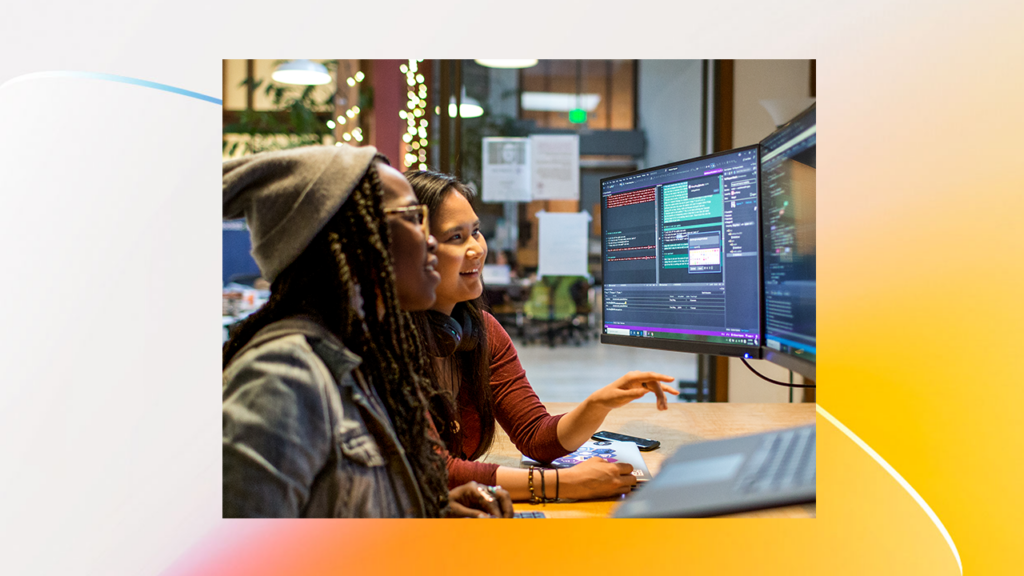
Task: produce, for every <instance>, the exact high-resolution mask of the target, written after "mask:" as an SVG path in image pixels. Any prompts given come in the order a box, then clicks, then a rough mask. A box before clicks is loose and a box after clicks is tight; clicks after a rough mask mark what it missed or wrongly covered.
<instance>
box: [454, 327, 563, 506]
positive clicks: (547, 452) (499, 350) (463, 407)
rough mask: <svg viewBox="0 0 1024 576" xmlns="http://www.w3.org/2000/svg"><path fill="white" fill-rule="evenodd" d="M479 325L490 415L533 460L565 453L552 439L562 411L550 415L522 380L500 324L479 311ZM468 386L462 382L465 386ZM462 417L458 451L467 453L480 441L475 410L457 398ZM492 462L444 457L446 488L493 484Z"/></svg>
mask: <svg viewBox="0 0 1024 576" xmlns="http://www.w3.org/2000/svg"><path fill="white" fill-rule="evenodd" d="M484 329H485V330H486V331H487V343H488V347H489V348H490V349H491V382H490V385H491V391H492V392H493V395H494V417H495V419H496V420H497V421H498V424H499V425H500V426H501V427H502V428H503V429H504V430H505V432H506V433H507V434H508V437H509V438H510V439H511V440H512V443H513V444H515V446H516V448H518V449H519V451H520V452H522V453H523V454H526V455H527V456H529V457H530V458H533V459H534V460H539V461H542V462H548V461H551V460H554V459H555V458H559V457H561V456H565V455H566V454H568V453H569V452H570V451H569V450H566V449H565V448H563V447H562V445H561V444H560V443H559V442H558V421H559V420H561V418H562V416H564V414H559V415H557V416H552V415H551V414H549V413H548V411H547V410H546V409H545V408H544V405H543V404H541V402H540V398H538V397H537V393H536V392H534V391H533V387H531V386H530V382H529V381H528V380H527V379H526V371H525V370H523V366H522V365H521V364H520V363H519V355H518V354H517V353H516V348H515V346H513V345H512V339H511V338H509V335H508V332H505V329H504V328H502V327H501V324H500V323H498V321H497V320H496V319H495V318H494V316H491V315H490V314H488V313H486V312H484ZM467 385H469V384H466V383H464V384H463V385H462V389H463V390H465V388H466V386H467ZM459 415H460V417H461V420H462V424H461V431H462V449H463V452H464V453H465V454H472V453H473V452H474V451H475V450H476V448H477V446H479V445H480V414H479V413H477V411H476V409H475V408H474V407H473V406H471V405H470V404H469V402H466V401H463V398H460V399H459ZM497 470H498V465H497V464H486V463H483V462H471V461H469V460H462V459H458V458H452V457H450V456H449V458H448V486H449V487H450V488H454V487H456V486H459V485H461V484H465V483H466V482H469V481H470V480H475V481H477V482H481V483H484V484H494V483H495V477H496V475H497Z"/></svg>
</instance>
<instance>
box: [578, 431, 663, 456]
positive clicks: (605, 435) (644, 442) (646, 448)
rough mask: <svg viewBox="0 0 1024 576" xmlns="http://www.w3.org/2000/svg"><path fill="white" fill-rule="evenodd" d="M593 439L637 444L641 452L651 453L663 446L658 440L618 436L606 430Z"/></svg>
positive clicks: (597, 433)
mask: <svg viewBox="0 0 1024 576" xmlns="http://www.w3.org/2000/svg"><path fill="white" fill-rule="evenodd" d="M591 438H593V439H594V440H614V441H615V442H632V443H633V444H636V446H637V448H639V449H640V451H641V452H650V451H651V450H654V449H655V448H657V447H658V446H661V442H658V441H657V440H651V439H650V438H637V437H636V436H627V435H625V434H616V433H615V432H608V431H606V430H601V431H600V432H595V433H594V435H593V436H591Z"/></svg>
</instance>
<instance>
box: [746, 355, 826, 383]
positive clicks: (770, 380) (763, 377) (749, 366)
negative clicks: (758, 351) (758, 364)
mask: <svg viewBox="0 0 1024 576" xmlns="http://www.w3.org/2000/svg"><path fill="white" fill-rule="evenodd" d="M740 360H742V361H743V365H744V366H746V367H747V368H749V369H750V371H751V372H753V373H754V374H757V375H758V376H759V377H760V378H761V379H762V380H767V381H768V382H771V383H772V384H778V385H779V386H789V387H792V388H817V386H816V385H814V384H788V383H786V382H779V381H778V380H772V379H771V378H769V377H767V376H765V375H764V374H761V373H760V372H758V371H757V370H754V367H753V366H751V365H750V364H749V363H748V362H747V359H746V358H744V357H742V356H740Z"/></svg>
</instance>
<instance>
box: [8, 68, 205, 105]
mask: <svg viewBox="0 0 1024 576" xmlns="http://www.w3.org/2000/svg"><path fill="white" fill-rule="evenodd" d="M37 78H88V79H90V80H106V81H107V82H121V83H122V84H134V85H135V86H142V87H144V88H153V89H155V90H163V91H164V92H170V93H172V94H180V95H182V96H188V97H189V98H195V99H197V100H203V101H205V102H210V103H213V104H216V105H218V106H220V105H222V104H224V101H223V100H221V99H220V98H214V97H213V96H207V95H206V94H200V93H199V92H193V91H191V90H185V89H184V88H176V87H174V86H168V85H167V84H160V83H159V82H150V81H149V80H139V79H138V78H131V77H129V76H118V75H116V74H104V73H102V72H79V71H76V70H50V71H46V72H32V73H30V74H22V75H21V76H15V77H14V78H11V79H10V80H8V81H7V82H4V83H3V84H0V88H3V87H4V86H7V85H8V84H14V83H17V82H24V81H25V80H35V79H37Z"/></svg>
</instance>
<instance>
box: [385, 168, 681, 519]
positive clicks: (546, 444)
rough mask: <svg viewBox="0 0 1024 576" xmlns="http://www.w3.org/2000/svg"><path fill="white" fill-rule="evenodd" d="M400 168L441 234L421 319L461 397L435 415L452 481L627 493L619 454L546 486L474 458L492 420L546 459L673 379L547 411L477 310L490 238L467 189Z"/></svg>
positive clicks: (616, 386) (641, 376)
mask: <svg viewBox="0 0 1024 576" xmlns="http://www.w3.org/2000/svg"><path fill="white" fill-rule="evenodd" d="M405 176H406V178H407V179H408V180H409V183H410V184H412V187H413V190H414V191H415V192H416V196H417V197H418V198H419V201H420V202H422V203H423V204H426V205H427V206H428V207H429V209H430V214H431V218H430V230H431V234H432V235H433V236H434V237H436V238H437V241H438V251H437V256H438V265H437V271H438V272H439V273H440V274H441V283H440V285H438V287H437V300H436V302H435V304H434V306H433V308H432V309H431V310H430V311H428V312H426V313H423V314H420V315H418V318H417V321H418V324H419V326H420V330H421V332H422V333H424V336H425V339H427V340H428V341H430V343H431V345H432V347H433V350H432V353H433V356H434V365H433V369H434V374H433V377H434V379H435V380H436V381H437V382H439V383H440V384H441V386H442V388H444V389H446V390H448V391H449V392H450V393H451V395H452V397H453V398H455V399H456V403H457V413H458V414H459V421H457V422H446V423H436V424H437V425H438V428H439V429H441V433H442V436H443V437H444V438H445V441H446V442H447V444H448V448H449V453H450V455H449V460H448V475H449V476H448V477H449V484H450V485H452V486H455V485H458V484H460V483H463V482H467V481H469V480H475V481H477V482H483V483H486V484H500V485H501V486H503V487H504V488H505V489H506V490H508V492H509V493H510V494H511V496H512V498H513V499H516V500H526V499H530V498H533V497H534V496H536V497H547V498H552V497H554V496H555V495H556V492H557V495H558V496H559V497H562V498H571V499H583V498H603V497H607V496H612V495H614V494H624V493H627V492H629V491H630V489H631V487H632V486H633V485H635V484H636V478H635V477H634V476H633V475H632V473H631V472H632V467H631V466H630V465H629V464H625V463H621V462H615V463H612V462H606V461H604V460H602V459H600V458H591V459H589V460H586V461H584V462H583V463H581V464H578V465H576V466H574V467H572V468H568V469H565V470H562V471H561V472H559V474H558V476H557V477H556V478H557V484H556V482H551V480H556V478H551V476H552V475H551V474H550V473H548V474H547V476H548V478H547V480H548V481H547V482H545V488H546V492H545V493H543V494H542V493H541V487H540V479H539V478H535V479H534V491H533V492H532V493H531V490H530V486H529V484H530V482H529V472H528V471H527V470H522V469H519V468H509V467H506V466H498V465H497V464H485V463H482V462H474V460H476V459H477V458H479V457H480V456H482V455H483V454H484V453H486V452H487V450H488V449H489V448H490V445H491V442H492V441H493V439H494V423H495V420H497V422H498V424H500V425H501V427H502V428H503V429H504V430H505V432H507V433H508V435H509V438H510V439H511V440H512V443H513V444H515V446H516V448H518V449H519V451H520V452H522V453H523V454H525V455H527V456H529V457H530V458H533V459H535V460H539V461H542V462H548V461H551V460H553V459H555V458H558V457H560V456H564V455H566V454H568V453H569V452H572V451H573V450H575V449H577V448H579V447H580V446H581V445H583V443H584V442H586V441H587V440H588V439H589V438H590V436H591V435H592V434H593V433H594V432H596V431H597V429H598V428H599V427H600V426H601V423H602V422H603V421H604V419H605V416H607V415H608V413H609V412H610V411H611V410H612V409H614V408H618V407H620V406H624V405H625V404H628V403H629V402H631V401H633V400H636V399H637V398H640V397H641V396H643V395H644V394H646V393H648V392H650V391H654V392H655V393H656V394H657V395H658V409H659V410H665V409H667V405H666V403H665V397H664V392H669V393H670V394H678V392H677V391H676V390H674V389H672V388H671V387H669V386H666V385H664V384H661V382H671V381H672V378H671V377H669V376H664V375H662V374H657V373H654V372H630V373H628V374H626V375H625V376H623V377H622V378H619V379H618V380H616V381H615V382H613V383H611V384H609V385H608V386H605V387H604V388H601V389H600V390H597V391H596V392H594V393H593V394H591V395H590V396H589V397H587V399H586V400H584V401H583V402H581V403H580V404H579V405H578V406H577V407H576V408H574V409H573V410H571V411H570V412H568V413H566V414H559V415H557V416H552V415H551V414H549V413H548V411H547V410H546V409H545V408H544V405H543V404H541V402H540V399H539V398H537V394H536V393H535V392H534V391H533V388H532V387H531V386H530V383H529V381H527V379H526V372H525V371H524V370H523V367H522V366H521V365H520V363H519V357H518V355H517V354H516V349H515V347H514V346H513V345H512V340H511V339H510V338H509V336H508V333H507V332H505V330H504V328H502V327H501V324H499V323H498V321H497V320H495V319H494V317H493V316H491V315H490V314H488V313H487V312H484V311H483V310H482V309H481V301H480V300H479V299H480V296H481V294H482V292H483V284H482V282H481V280H480V275H481V270H482V268H483V263H484V259H485V258H486V256H487V243H486V242H485V241H484V238H483V235H482V234H480V220H479V218H477V215H476V212H474V211H473V207H472V205H471V204H470V200H471V199H472V192H471V191H470V190H469V189H468V188H467V187H466V186H465V185H464V184H462V183H461V182H459V181H458V180H457V179H456V178H455V177H453V176H449V175H447V174H440V173H437V172H428V171H414V172H406V173H405ZM455 334H460V336H461V338H457V337H455Z"/></svg>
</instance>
